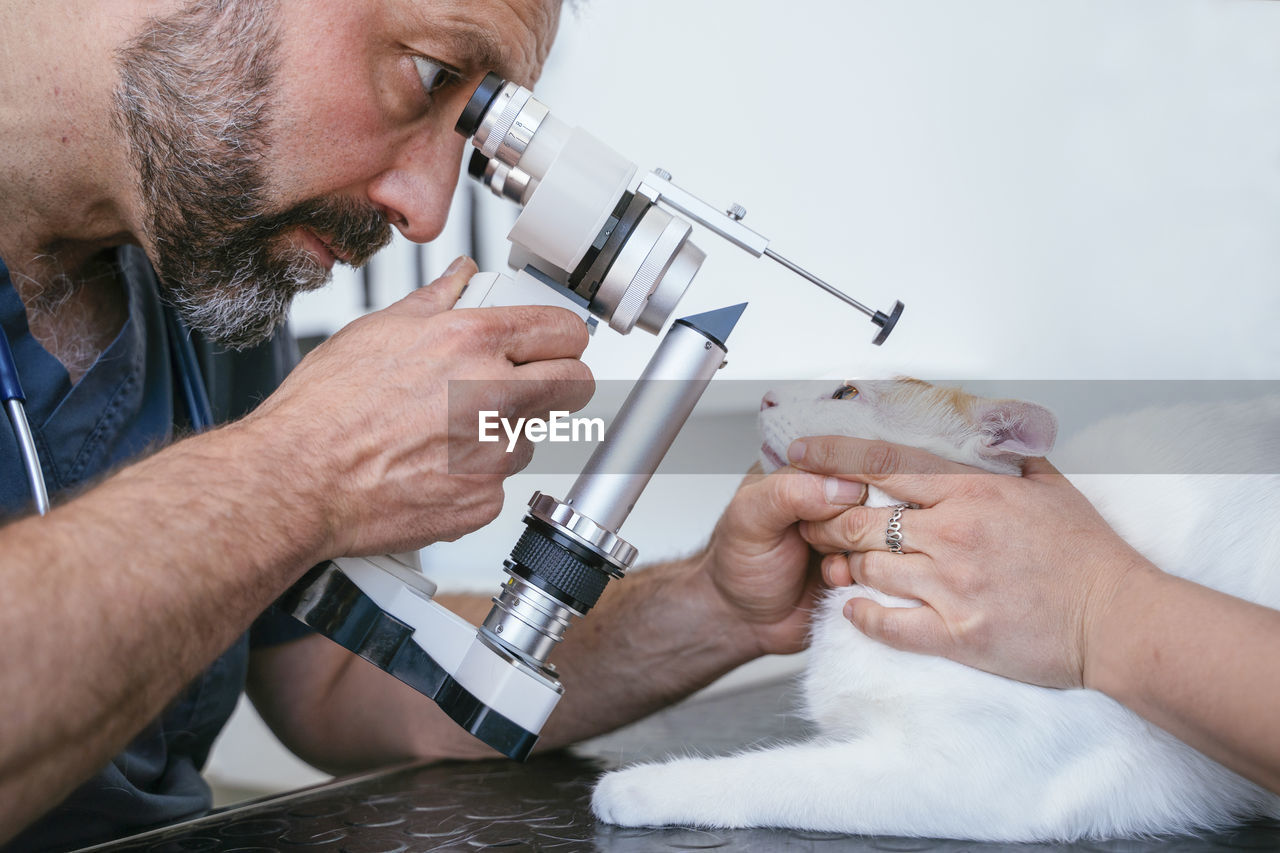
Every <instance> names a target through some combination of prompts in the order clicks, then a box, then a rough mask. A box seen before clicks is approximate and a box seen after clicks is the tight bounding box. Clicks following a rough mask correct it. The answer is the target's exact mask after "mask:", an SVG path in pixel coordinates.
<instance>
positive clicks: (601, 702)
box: [251, 558, 759, 772]
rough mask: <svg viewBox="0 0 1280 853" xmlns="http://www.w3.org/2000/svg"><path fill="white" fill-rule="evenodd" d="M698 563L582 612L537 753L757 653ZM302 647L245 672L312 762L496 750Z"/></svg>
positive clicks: (617, 587)
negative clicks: (254, 674)
mask: <svg viewBox="0 0 1280 853" xmlns="http://www.w3.org/2000/svg"><path fill="white" fill-rule="evenodd" d="M700 562H701V558H693V559H689V560H679V561H674V562H671V563H666V564H661V565H655V566H652V567H650V568H646V569H644V570H642V571H638V572H635V573H633V574H632V575H630V576H628V577H627V578H625V579H623V580H620V581H614V582H612V583H611V584H610V585H609V588H608V589H607V590H606V591H605V595H604V596H603V597H602V598H601V600H600V602H599V603H598V604H597V605H596V607H595V608H594V609H592V611H591V612H590V613H589V614H588V615H587V617H586V618H585V619H583V620H582V621H581V622H580V623H578V624H575V625H573V626H572V627H571V628H570V629H569V631H568V632H567V633H566V635H565V640H564V642H563V644H562V645H561V646H560V647H559V648H558V649H556V650H555V651H554V652H553V653H552V655H551V658H550V661H551V662H552V663H554V664H555V666H556V669H557V671H558V673H559V675H560V678H561V681H562V682H563V684H564V687H565V694H564V698H563V699H561V701H560V704H559V705H558V706H557V707H556V710H555V711H554V712H553V713H552V715H551V718H550V719H549V720H548V721H547V724H546V726H545V727H544V728H543V731H542V734H541V737H540V739H539V741H538V749H540V750H543V749H553V748H556V747H559V746H564V745H566V744H569V743H573V742H576V741H579V740H583V739H585V738H588V737H591V736H593V735H596V734H600V733H603V732H606V731H610V730H612V729H614V728H617V727H618V726H621V725H624V724H626V723H628V722H631V721H632V720H635V719H638V718H640V717H642V716H645V715H646V714H649V713H651V712H653V711H655V710H657V709H659V708H661V707H663V706H665V705H668V704H670V703H671V702H673V701H676V700H677V699H680V698H682V697H684V696H686V695H688V694H689V693H692V692H693V691H695V690H697V689H699V688H701V687H703V686H705V685H707V684H709V683H710V682H711V681H713V680H714V679H715V678H717V677H718V676H720V675H722V674H724V673H725V672H728V671H729V670H731V669H733V668H734V667H735V666H737V665H739V664H742V663H745V662H746V661H748V660H750V659H751V658H753V657H756V656H757V655H758V654H759V651H758V650H757V648H756V646H755V643H754V641H753V639H752V638H751V636H750V635H749V634H748V633H747V632H745V631H744V630H743V629H742V626H741V621H740V620H737V619H733V618H730V616H729V614H728V613H727V611H725V610H724V609H723V604H722V603H720V602H721V599H720V598H719V596H718V595H717V594H716V593H715V590H714V589H713V588H712V587H711V584H710V581H709V579H708V578H707V575H706V573H705V572H704V571H703V570H702V566H701V565H700ZM439 602H440V603H441V604H442V605H443V606H445V607H447V608H449V609H450V610H452V611H453V612H455V613H457V614H458V615H459V616H462V617H463V618H465V619H467V620H468V621H470V622H472V623H473V624H479V623H480V622H481V621H482V620H483V619H484V617H485V615H486V614H487V613H488V610H489V607H490V606H491V603H490V600H489V598H488V597H486V596H479V595H476V596H457V595H455V596H441V597H440V598H439ZM303 643H318V644H321V645H318V646H314V647H313V648H310V649H308V648H305V647H304V646H303V645H302V644H301V643H300V644H296V646H295V648H294V649H289V650H280V651H270V652H268V653H267V654H268V655H269V656H272V657H275V658H276V660H275V661H274V662H273V664H272V665H271V666H270V672H271V675H269V676H268V675H267V672H268V671H267V670H261V672H262V673H263V680H261V681H259V680H258V679H252V680H251V687H253V688H254V694H255V701H257V700H258V697H260V696H261V697H262V698H263V699H264V700H265V701H264V703H263V704H262V710H263V711H264V716H267V717H268V719H269V721H271V722H272V723H273V728H276V729H277V730H278V731H279V732H280V733H281V734H282V736H283V738H284V740H285V741H286V744H287V745H288V746H290V747H291V748H292V749H294V750H295V751H296V752H298V753H299V754H300V755H301V756H302V757H303V758H305V759H307V760H308V761H310V762H312V763H313V764H316V765H317V766H320V767H322V768H324V769H326V770H330V771H332V772H346V771H352V770H357V769H361V768H364V767H369V766H375V765H378V764H386V763H390V762H393V761H397V760H407V759H410V758H430V759H439V758H485V757H496V756H497V753H496V752H495V751H493V750H492V749H490V748H489V747H487V746H485V745H484V744H483V743H481V742H480V741H478V740H476V739H475V738H473V737H471V736H470V735H468V734H467V733H466V732H465V731H463V730H462V729H461V728H459V727H458V726H457V725H456V724H455V723H454V722H453V721H452V720H450V719H449V718H448V717H446V716H445V714H444V713H443V712H442V711H440V709H439V708H437V707H436V706H435V705H434V704H433V703H431V702H430V701H429V700H427V699H426V698H424V697H422V696H421V695H419V694H417V693H416V692H414V691H413V690H411V689H410V688H408V687H406V686H404V685H402V684H400V683H398V682H396V681H395V680H394V679H393V678H391V677H390V676H388V675H387V674H386V673H383V672H381V671H380V670H378V669H376V668H375V667H373V666H372V665H370V664H368V663H365V662H364V661H361V660H359V659H357V658H355V657H354V656H352V655H349V654H346V653H345V652H343V651H342V650H341V649H340V648H339V647H338V646H337V645H335V644H333V643H329V642H328V641H326V640H323V639H321V638H311V639H308V640H305V641H303ZM286 656H289V657H292V658H293V660H292V661H290V660H288V659H287V657H286ZM308 658H309V660H307V659H308ZM286 673H287V675H286ZM322 673H323V674H322ZM286 677H288V678H289V679H290V681H291V690H290V691H288V694H289V696H288V698H282V697H281V696H279V695H273V694H276V691H275V690H272V689H269V685H268V684H267V683H265V682H266V679H267V678H270V679H272V680H275V681H277V682H279V681H281V680H282V679H284V678H286ZM255 681H257V684H256V685H255V683H254V682H255ZM307 684H310V685H313V686H312V687H305V686H304V685H307Z"/></svg>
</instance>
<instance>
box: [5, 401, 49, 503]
mask: <svg viewBox="0 0 1280 853" xmlns="http://www.w3.org/2000/svg"><path fill="white" fill-rule="evenodd" d="M5 402H6V403H8V409H9V422H10V423H12V424H13V434H14V435H15V436H16V437H17V439H18V449H19V450H20V451H21V453H22V464H23V466H24V467H25V468H26V469H27V479H28V480H29V481H30V482H31V495H32V497H34V498H35V503H36V512H38V513H40V514H41V515H44V514H45V513H47V512H48V511H49V492H48V490H46V489H45V485H44V473H43V472H42V470H41V468H40V453H39V451H37V450H36V440H35V437H34V436H33V435H32V434H31V424H29V423H27V411H26V409H25V408H23V406H22V403H21V401H19V400H6V401H5Z"/></svg>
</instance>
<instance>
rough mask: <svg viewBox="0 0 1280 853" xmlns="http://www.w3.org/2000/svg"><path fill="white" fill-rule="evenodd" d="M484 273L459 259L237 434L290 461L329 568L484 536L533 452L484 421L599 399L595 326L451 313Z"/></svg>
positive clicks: (307, 367)
mask: <svg viewBox="0 0 1280 853" xmlns="http://www.w3.org/2000/svg"><path fill="white" fill-rule="evenodd" d="M475 271H476V268H475V265H474V264H473V263H472V262H471V261H470V260H467V259H459V260H458V261H455V262H454V264H453V265H452V266H451V267H450V268H449V270H448V271H447V272H446V273H445V274H444V275H443V276H442V277H441V278H440V279H438V280H437V281H435V282H434V283H432V284H431V285H430V286H429V287H425V288H422V289H421V290H418V291H415V292H414V293H412V294H410V295H409V296H406V297H405V298H404V299H402V300H400V301H399V302H397V303H396V304H394V305H392V306H390V307H388V308H386V309H384V310H382V311H378V312H376V313H373V314H370V315H368V316H365V317H362V318H360V319H359V320H356V321H355V322H353V323H351V324H350V325H348V326H347V327H346V328H344V329H342V330H341V331H339V332H338V333H337V334H336V335H334V336H333V337H332V338H330V339H329V340H328V341H326V342H325V343H324V344H322V345H321V346H319V347H317V348H316V350H315V351H314V352H312V353H310V354H309V355H308V356H307V358H306V359H304V360H303V361H302V363H301V364H300V365H298V367H297V368H296V369H295V370H294V371H293V372H292V373H291V374H290V375H289V377H288V379H287V380H286V381H285V382H284V384H283V385H281V387H280V389H279V390H278V391H276V393H275V394H273V395H272V396H271V397H270V398H268V399H267V400H266V401H265V402H264V403H263V404H262V405H261V406H260V407H259V408H258V409H257V410H256V411H255V412H254V413H253V414H252V415H250V416H249V417H248V418H246V419H245V420H244V421H242V422H241V423H240V424H239V425H238V426H239V427H240V428H241V429H244V430H247V431H256V432H257V434H258V435H259V437H265V438H266V440H267V441H268V442H269V443H274V445H275V446H276V447H278V448H279V455H278V457H277V458H278V459H280V461H281V464H282V465H284V464H287V465H288V468H287V469H286V470H285V471H284V472H283V480H284V482H285V484H286V488H287V489H290V490H294V489H296V490H298V491H299V492H300V494H294V493H292V492H291V493H290V494H289V495H288V497H289V498H290V499H292V500H301V501H310V502H313V503H314V506H315V507H316V509H317V511H318V512H319V513H320V514H321V516H322V518H320V519H319V526H320V529H321V530H322V531H323V533H322V538H323V539H324V540H325V541H323V542H322V543H318V553H317V558H323V557H331V556H341V555H362V554H372V553H386V552H395V551H403V550H408V549H410V548H417V547H421V546H423V545H426V544H427V543H429V542H433V541H440V540H451V539H455V538H457V537H458V536H461V535H463V534H465V533H469V532H471V531H473V530H476V529H478V528H480V527H482V526H484V525H485V524H487V523H489V522H490V521H492V520H493V519H494V518H495V517H496V516H497V514H498V512H499V510H500V509H501V508H502V500H503V492H502V482H503V480H504V479H505V478H506V477H508V476H510V475H511V474H513V473H515V472H516V471H519V470H520V469H521V468H523V467H524V466H525V465H526V464H528V462H529V459H530V457H531V456H532V453H533V450H532V446H531V445H530V444H529V442H528V441H527V440H525V439H523V438H522V439H521V440H520V442H519V444H518V445H517V446H516V448H515V450H514V451H513V452H511V453H507V452H506V441H505V440H504V441H501V442H496V443H484V444H481V443H479V442H478V441H477V431H478V430H477V418H476V412H477V411H479V410H497V411H499V412H500V413H501V414H502V416H504V417H508V418H512V419H514V418H519V417H544V418H545V417H546V416H547V414H548V412H549V411H551V410H553V409H557V410H568V411H576V410H578V409H580V408H582V406H584V405H586V402H587V401H588V400H589V399H590V397H591V394H592V393H593V392H594V388H595V386H594V382H593V380H592V377H591V372H590V371H589V370H588V369H587V367H586V366H585V365H584V364H583V363H582V362H581V361H579V360H578V359H579V356H581V355H582V351H583V350H584V349H585V348H586V345H587V340H588V336H587V330H586V326H585V325H584V324H583V322H582V320H581V319H580V318H578V317H576V316H575V315H574V314H572V313H571V312H569V311H566V310H563V309H561V308H549V307H534V306H525V307H514V308H482V309H467V310H458V311H451V310H450V309H451V308H452V306H453V304H454V302H456V301H457V298H458V295H459V293H461V291H462V288H463V287H464V286H465V285H466V283H467V280H468V279H469V278H470V277H471V276H472V275H473V274H474V273H475ZM450 380H482V381H469V382H458V383H453V384H452V385H451V384H450ZM285 460H287V463H286V461H285ZM451 471H452V472H453V475H452V476H451V475H450V472H451ZM458 472H465V475H464V476H459V475H458Z"/></svg>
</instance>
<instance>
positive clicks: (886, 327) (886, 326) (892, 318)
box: [871, 301, 906, 346]
mask: <svg viewBox="0 0 1280 853" xmlns="http://www.w3.org/2000/svg"><path fill="white" fill-rule="evenodd" d="M905 307H906V306H905V305H903V304H902V302H901V301H897V302H894V303H893V310H892V311H890V312H889V316H887V317H886V316H885V313H884V312H883V311H877V312H876V315H875V316H874V317H872V318H871V322H873V323H875V324H876V325H877V326H879V327H880V334H878V335H876V339H875V340H874V341H872V342H871V343H873V344H875V345H876V346H880V345H881V344H882V343H884V342H885V340H887V339H888V337H889V333H890V332H892V331H893V327H894V326H896V325H898V318H899V317H901V316H902V309H903V308H905Z"/></svg>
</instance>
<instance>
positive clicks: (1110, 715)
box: [592, 380, 1280, 841]
mask: <svg viewBox="0 0 1280 853" xmlns="http://www.w3.org/2000/svg"><path fill="white" fill-rule="evenodd" d="M857 387H858V391H859V393H858V395H857V397H856V398H855V399H852V400H833V399H830V391H828V392H827V394H826V395H825V396H824V397H823V398H821V399H816V398H814V397H813V396H809V397H808V398H806V399H801V400H781V401H779V400H773V401H770V400H769V398H768V397H767V398H766V401H767V405H766V408H765V410H763V411H762V412H761V425H762V428H763V432H764V436H765V450H764V455H765V458H766V463H768V467H777V464H778V463H779V462H780V460H781V459H782V458H785V455H786V449H787V446H788V444H789V443H790V441H791V440H792V439H794V438H797V437H800V436H803V435H829V434H842V435H855V436H859V437H863V438H877V439H885V440H890V441H895V442H898V443H903V444H912V445H916V446H920V447H924V448H927V449H928V450H930V451H933V452H935V453H938V454H939V455H942V456H946V457H948V458H951V459H953V460H956V461H960V462H965V463H968V464H973V465H978V466H981V467H983V468H986V469H989V470H992V471H997V472H1004V473H1017V472H1018V471H1020V468H1021V459H1022V458H1023V457H1024V456H1026V455H1041V454H1043V453H1045V452H1047V451H1048V449H1049V447H1050V445H1051V444H1052V441H1053V436H1054V432H1055V431H1056V421H1055V419H1054V418H1053V416H1052V415H1051V414H1050V413H1049V412H1048V411H1047V410H1045V409H1043V408H1041V407H1038V406H1034V405H1032V404H1027V403H1021V402H1017V401H990V400H982V399H978V398H973V397H969V396H967V395H964V394H960V393H957V392H953V391H947V390H943V389H938V388H934V387H933V386H929V385H927V384H925V383H919V382H915V381H912V380H903V381H895V382H877V383H858V384H857ZM1249 405H1250V406H1251V408H1250V409H1249V411H1247V412H1246V411H1243V410H1242V411H1240V412H1235V413H1233V412H1231V411H1224V407H1222V406H1218V407H1216V408H1210V407H1200V408H1186V409H1185V410H1184V411H1182V412H1179V413H1176V414H1177V415H1178V416H1180V417H1182V418H1184V419H1185V420H1186V429H1185V430H1184V431H1183V433H1182V435H1183V437H1184V438H1186V439H1189V441H1188V444H1190V445H1191V446H1194V443H1195V442H1201V441H1208V442H1213V441H1214V440H1215V437H1216V436H1217V435H1218V432H1219V431H1218V430H1216V429H1215V426H1216V425H1220V424H1221V423H1222V422H1223V421H1222V420H1221V419H1222V418H1236V419H1237V420H1238V419H1241V418H1245V417H1252V418H1253V419H1254V421H1256V423H1257V425H1258V429H1259V430H1260V431H1259V432H1258V433H1257V435H1256V436H1255V438H1256V440H1257V442H1258V444H1257V446H1255V447H1254V450H1256V451H1257V452H1259V453H1262V454H1269V456H1267V457H1266V458H1269V459H1271V460H1274V459H1275V458H1276V453H1277V444H1278V443H1280V431H1278V430H1276V428H1275V425H1276V424H1277V423H1280V401H1277V400H1271V401H1264V402H1263V403H1261V404H1249ZM1259 405H1261V406H1262V408H1263V409H1266V411H1259V409H1258V406H1259ZM1227 408H1228V409H1229V408H1230V407H1227ZM1168 416H1169V414H1168V413H1167V412H1163V413H1162V412H1147V413H1139V414H1137V415H1135V416H1132V417H1130V418H1129V419H1128V420H1127V421H1121V422H1118V423H1113V424H1111V425H1110V426H1103V427H1100V428H1099V429H1095V430H1093V431H1092V432H1091V433H1087V434H1085V435H1083V436H1082V442H1083V444H1084V445H1086V446H1087V445H1090V444H1092V446H1093V448H1094V453H1097V452H1099V451H1106V452H1111V453H1117V452H1118V453H1119V454H1120V455H1124V454H1125V453H1126V452H1138V453H1143V454H1146V455H1148V456H1150V457H1151V458H1162V459H1166V460H1167V459H1172V458H1176V457H1177V455H1178V454H1177V452H1176V451H1175V450H1174V449H1171V448H1162V447H1153V446H1152V441H1151V439H1150V438H1149V435H1148V433H1149V430H1147V429H1144V427H1143V424H1144V423H1147V424H1154V423H1157V422H1158V421H1157V420H1156V419H1158V418H1164V417H1168ZM1144 418H1145V419H1146V420H1145V421H1144V420H1143V419H1144ZM1227 422H1228V423H1230V422H1231V421H1230V420H1228V421H1227ZM1166 434H1167V431H1166ZM1219 440H1220V439H1219ZM1126 445H1127V446H1128V447H1129V450H1128V451H1126V450H1125V446H1126ZM1184 446H1185V445H1184ZM1200 446H1201V447H1202V448H1203V447H1205V446H1208V447H1213V446H1214V445H1213V444H1208V445H1200ZM1117 447H1118V448H1119V449H1118V450H1117ZM1201 455H1202V457H1205V458H1208V459H1210V460H1212V458H1213V454H1211V453H1210V454H1204V453H1202V454H1201ZM1095 470H1096V469H1095ZM1161 470H1171V469H1169V468H1163V469H1161ZM1174 470H1179V471H1187V470H1188V468H1186V467H1185V466H1184V467H1179V468H1177V469H1174ZM1219 470H1222V469H1219ZM1227 470H1232V469H1227ZM1234 470H1241V469H1240V468H1235V469H1234ZM1244 470H1256V469H1249V468H1245V469H1244ZM1073 481H1075V482H1076V484H1077V485H1078V486H1080V487H1081V488H1082V489H1084V490H1085V492H1086V494H1087V495H1088V496H1089V498H1090V500H1091V501H1093V503H1094V504H1095V506H1097V507H1098V509H1099V510H1100V511H1101V512H1102V513H1103V515H1104V516H1105V517H1106V518H1107V519H1108V521H1109V522H1110V523H1111V524H1112V525H1113V526H1114V527H1115V528H1116V530H1117V531H1118V532H1119V533H1120V534H1121V535H1122V536H1124V537H1125V538H1126V539H1127V540H1128V541H1129V542H1131V543H1132V544H1133V545H1134V546H1135V547H1137V548H1138V549H1139V550H1141V551H1142V552H1143V553H1144V554H1145V555H1146V556H1147V557H1148V558H1150V559H1151V560H1153V561H1154V562H1155V563H1156V565H1158V566H1160V567H1161V568H1163V569H1164V570H1166V571H1168V572H1171V573H1174V574H1178V575H1182V576H1185V577H1189V578H1192V579H1194V580H1196V581H1197V582H1199V583H1202V584H1205V585H1207V586H1211V587H1215V588H1217V589H1220V590H1223V591H1225V592H1228V593H1230V594H1232V595H1236V596H1239V597H1242V598H1247V599H1250V600H1252V601H1256V602H1259V603H1262V604H1265V605H1267V606H1269V607H1273V608H1280V477H1277V476H1274V475H1272V476H1221V475H1219V476H1212V475H1201V476H1189V475H1184V474H1179V475H1127V476H1126V475H1106V476H1101V475H1099V476H1090V477H1079V478H1073ZM872 498H873V500H872V502H873V503H880V504H884V503H886V502H889V501H891V500H892V499H891V498H889V497H888V496H884V495H872ZM903 524H904V532H905V536H906V541H907V543H908V545H909V544H910V541H911V511H910V510H908V511H907V512H906V514H905V517H904V522H903ZM856 595H864V596H870V597H873V598H875V599H876V600H878V601H882V602H884V603H888V604H891V605H893V604H897V605H899V606H911V605H912V604H918V602H908V601H904V600H902V599H892V598H890V597H888V596H884V595H883V594H881V593H878V592H877V591H874V590H870V589H867V588H865V587H860V586H855V587H852V588H845V589H837V590H833V591H831V592H829V593H828V594H827V595H826V598H825V600H824V601H823V602H822V603H821V604H820V605H819V607H818V609H817V612H816V614H815V617H814V624H813V645H812V649H811V651H810V658H809V661H808V668H807V672H806V675H805V677H804V682H803V688H804V698H805V708H806V712H807V715H808V716H809V717H810V718H811V719H812V720H813V722H814V723H815V724H816V727H817V729H818V731H819V733H820V734H819V737H818V738H816V739H815V740H813V741H811V742H808V743H800V744H791V745H782V746H777V747H774V748H770V749H761V750H757V751H752V752H746V753H743V754H739V755H735V756H730V757H724V758H711V759H700V758H682V759H675V760H671V761H668V762H665V763H657V764H646V765H641V766H637V767H632V768H628V769H625V770H622V771H618V772H614V773H609V774H607V775H606V776H605V777H604V778H603V779H602V780H601V782H600V784H599V785H598V787H597V788H596V791H595V795H594V799H593V801H592V808H593V809H594V811H595V813H596V815H597V816H598V817H600V818H601V819H602V820H605V821H609V822H611V823H618V824H623V825H660V824H692V825H701V826H714V827H745V826H776V827H792V828H803V829H813V830H828V831H842V832H853V833H866V834H884V835H911V836H931V837H950V838H964V839H981V840H993V841H1033V840H1069V839H1078V838H1106V837H1121V836H1136V835H1154V834H1164V833H1183V832H1191V831H1195V830H1199V829H1212V828H1217V827H1222V826H1224V825H1228V824H1231V823H1234V822H1237V821H1239V820H1241V819H1246V818H1249V817H1252V816H1273V817H1280V797H1277V796H1275V795H1273V794H1270V793H1268V792H1266V791H1264V790H1263V789H1261V788H1259V787H1257V786H1255V785H1254V784H1252V783H1250V782H1248V781H1246V780H1244V779H1242V778H1241V777H1239V776H1237V775H1236V774H1234V773H1232V772H1230V771H1228V770H1226V769H1225V768H1223V767H1222V766H1220V765H1218V764H1216V763H1215V762H1213V761H1211V760H1209V759H1208V758H1205V757H1204V756H1202V755H1201V754H1199V753H1198V752H1196V751H1194V750H1192V749H1191V748H1190V747H1188V746H1186V745H1185V744H1183V743H1181V742H1180V741H1178V740H1176V739H1175V738H1173V737H1172V736H1170V735H1169V734H1167V733H1165V732H1164V731H1162V730H1161V729H1159V728H1157V727H1155V726H1153V725H1151V724H1150V723H1147V722H1145V721H1144V720H1142V719H1141V718H1139V717H1138V716H1136V715H1135V714H1133V713H1132V712H1130V711H1128V710H1127V709H1125V708H1124V707H1122V706H1121V705H1119V704H1117V703H1116V702H1114V701H1112V700H1111V699H1109V698H1108V697H1106V696H1104V695H1102V694H1100V693H1097V692H1094V691H1090V690H1051V689H1046V688H1041V687H1034V686H1031V685H1027V684H1022V683H1019V682H1016V681H1010V680H1008V679H1004V678H1000V677H998V676H995V675H991V674H989V673H986V672H982V671H979V670H976V669H971V668H969V667H966V666H963V665H961V664H958V663H954V662H952V661H949V660H945V659H942V658H932V657H924V656H920V655H915V654H910V653H906V652H900V651H897V650H894V649H891V648H889V647H887V646H883V645H881V644H879V643H876V642H874V641H872V640H870V639H868V638H867V637H865V636H864V635H863V634H861V633H860V632H859V631H858V630H857V629H855V628H854V627H853V626H852V625H850V623H849V622H848V621H847V620H846V619H845V618H844V617H843V615H842V613H841V610H842V608H843V605H844V603H845V602H846V601H847V600H848V599H849V598H851V597H853V596H856ZM1187 630H1188V631H1204V630H1210V631H1211V630H1213V626H1211V625H1196V624H1189V625H1187ZM1248 653H1249V650H1248V649H1241V654H1248ZM1278 711H1280V709H1278ZM1277 719H1278V720H1280V717H1277Z"/></svg>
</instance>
